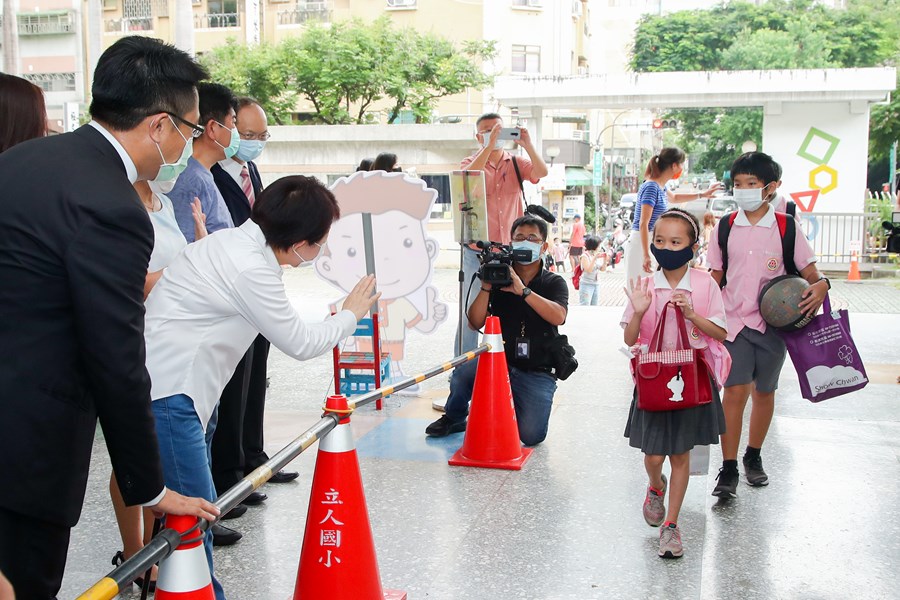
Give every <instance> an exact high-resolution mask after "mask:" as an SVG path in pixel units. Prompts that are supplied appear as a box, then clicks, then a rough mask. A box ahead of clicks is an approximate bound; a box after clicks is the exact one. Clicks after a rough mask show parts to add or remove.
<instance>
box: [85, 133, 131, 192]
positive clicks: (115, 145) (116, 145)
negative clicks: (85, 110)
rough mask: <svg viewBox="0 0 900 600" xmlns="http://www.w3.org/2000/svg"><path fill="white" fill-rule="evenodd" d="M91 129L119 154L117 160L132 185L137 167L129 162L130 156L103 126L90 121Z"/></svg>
mask: <svg viewBox="0 0 900 600" xmlns="http://www.w3.org/2000/svg"><path fill="white" fill-rule="evenodd" d="M88 125H90V126H91V127H93V128H94V129H96V130H97V131H99V132H100V133H102V134H103V137H105V138H106V141H107V142H109V143H110V144H112V147H113V148H115V149H116V152H117V153H118V154H119V158H121V159H122V163H123V164H124V165H125V173H126V174H127V175H128V181H130V182H131V184H132V185H134V182H135V181H137V178H138V172H137V167H136V166H135V164H134V161H133V160H131V156H129V154H128V151H127V150H125V146H123V145H122V144H120V143H119V140H117V139H116V138H115V137H113V134H111V133H110V132H109V131H108V130H107V129H106V128H105V127H104V126H103V125H101V124H100V123H98V122H97V121H91V122H90V123H88Z"/></svg>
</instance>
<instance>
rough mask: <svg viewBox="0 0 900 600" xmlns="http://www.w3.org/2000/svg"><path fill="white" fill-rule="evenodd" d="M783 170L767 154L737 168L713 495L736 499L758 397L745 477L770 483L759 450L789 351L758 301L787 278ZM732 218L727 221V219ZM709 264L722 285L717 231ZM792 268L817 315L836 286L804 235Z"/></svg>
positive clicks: (807, 308) (809, 310) (745, 158)
mask: <svg viewBox="0 0 900 600" xmlns="http://www.w3.org/2000/svg"><path fill="white" fill-rule="evenodd" d="M778 171H779V169H778V167H777V165H776V163H775V161H774V160H772V157H771V156H769V155H768V154H763V153H762V152H748V153H746V154H742V155H741V156H740V157H738V159H737V160H736V161H734V164H733V165H732V167H731V176H732V177H733V178H734V200H735V202H736V203H737V204H738V207H739V208H738V212H737V216H736V217H735V219H734V223H733V225H732V228H731V232H730V234H729V236H728V242H727V243H728V248H727V250H728V267H727V268H728V275H727V278H726V280H727V283H726V285H725V287H724V288H723V290H722V297H723V299H724V301H725V314H726V316H727V320H728V328H727V329H728V337H727V338H726V341H725V347H726V348H728V351H729V352H730V353H731V358H732V361H733V362H732V366H731V373H730V374H729V376H728V379H727V380H726V381H725V392H724V395H723V398H722V404H723V406H724V409H725V433H724V434H723V435H722V459H723V460H722V468H721V469H719V475H718V477H717V479H718V484H717V485H716V488H715V490H713V496H718V497H720V498H726V499H727V498H735V497H737V483H738V479H739V475H738V466H737V451H738V447H739V446H740V443H741V427H742V424H743V418H744V409H745V408H746V406H747V399H748V398H752V405H751V409H750V435H749V439H748V443H747V450H746V452H745V453H744V457H743V463H744V475H745V476H746V478H747V483H749V484H750V485H752V486H763V485H767V484H768V483H769V478H768V476H767V475H766V472H765V471H764V470H763V466H762V458H761V456H760V449H761V448H762V445H763V441H765V439H766V433H767V432H768V430H769V425H770V424H771V422H772V415H773V413H774V411H775V390H776V389H777V388H778V378H779V375H780V374H781V367H782V366H783V365H784V358H785V354H786V351H785V346H784V342H783V341H782V339H781V338H780V337H779V336H778V334H777V333H776V332H775V331H774V330H773V329H771V328H767V327H766V323H765V321H763V318H762V315H761V314H760V312H759V301H758V298H759V293H760V291H761V290H762V288H763V286H765V285H766V283H768V282H769V281H771V280H772V279H774V278H776V277H778V276H779V275H784V274H785V267H784V260H783V259H784V256H783V252H782V240H781V233H780V232H779V229H778V226H777V222H776V218H775V209H774V207H772V206H771V205H770V204H769V202H770V201H771V200H772V199H773V198H775V196H776V194H777V191H776V190H777V185H778V180H779V179H780V177H779V173H778ZM728 218H729V215H725V216H724V217H722V219H723V220H726V219H728ZM708 260H709V266H710V269H711V270H712V276H713V279H715V280H716V281H717V282H718V283H719V284H720V285H721V282H722V279H723V276H724V275H725V273H724V271H723V270H722V267H723V259H722V250H721V248H720V246H719V228H718V227H716V228H715V229H713V231H712V235H711V236H710V241H709V250H708ZM794 265H795V266H796V268H797V269H798V270H799V272H800V276H801V277H803V278H804V279H806V280H807V281H808V282H809V283H810V284H811V285H810V287H809V288H808V289H807V290H806V291H805V292H804V297H803V300H802V301H801V302H800V305H799V306H800V308H801V309H802V310H803V311H804V312H805V313H806V314H807V315H810V316H812V315H815V314H816V312H817V311H818V310H819V306H821V304H822V302H823V300H824V299H825V295H826V294H827V293H828V288H829V287H830V284H829V283H828V280H827V279H825V278H824V277H822V275H821V274H820V273H819V270H818V269H817V268H816V262H815V256H814V255H813V250H812V247H810V245H809V242H808V241H807V240H806V237H805V236H804V235H803V234H802V232H799V231H798V235H796V240H795V243H794Z"/></svg>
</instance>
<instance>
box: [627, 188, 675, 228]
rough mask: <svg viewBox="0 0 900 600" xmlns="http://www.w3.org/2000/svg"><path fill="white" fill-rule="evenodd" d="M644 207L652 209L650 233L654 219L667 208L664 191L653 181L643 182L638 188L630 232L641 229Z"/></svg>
mask: <svg viewBox="0 0 900 600" xmlns="http://www.w3.org/2000/svg"><path fill="white" fill-rule="evenodd" d="M644 206H649V207H651V208H652V209H653V214H652V215H650V230H651V231H652V230H653V225H654V223H656V219H658V218H659V215H661V214H663V213H664V212H666V210H667V209H668V208H669V203H668V201H667V199H666V190H664V189H662V188H661V187H659V184H658V183H656V182H655V181H645V182H644V183H642V184H641V187H640V188H638V201H637V204H636V205H635V207H634V221H633V222H632V223H631V229H632V231H639V230H640V228H641V211H642V210H643V209H644Z"/></svg>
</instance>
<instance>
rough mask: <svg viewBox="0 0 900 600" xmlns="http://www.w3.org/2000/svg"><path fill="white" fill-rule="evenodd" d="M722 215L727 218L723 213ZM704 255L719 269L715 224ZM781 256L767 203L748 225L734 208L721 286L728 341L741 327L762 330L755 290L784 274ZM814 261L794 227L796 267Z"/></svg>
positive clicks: (732, 338)
mask: <svg viewBox="0 0 900 600" xmlns="http://www.w3.org/2000/svg"><path fill="white" fill-rule="evenodd" d="M722 218H723V219H724V218H727V215H726V216H725V217H722ZM706 257H707V260H708V262H709V267H710V269H712V270H713V271H721V270H722V251H721V249H720V248H719V228H718V226H716V227H715V228H714V229H713V231H712V235H711V236H710V238H709V249H708V250H707V255H706ZM782 258H783V256H782V252H781V234H780V233H779V232H778V224H777V223H776V222H775V208H774V207H772V206H771V205H770V206H769V212H767V213H766V214H765V215H764V216H763V218H762V219H760V220H759V222H757V223H756V225H751V224H750V221H748V220H747V215H745V214H744V211H743V210H738V215H737V217H736V218H735V220H734V224H733V225H732V227H731V233H730V234H729V236H728V284H727V285H726V286H725V289H724V290H722V297H723V298H724V300H725V314H726V315H727V316H728V327H727V329H728V341H729V342H732V341H734V338H735V337H736V336H737V334H738V333H740V332H741V329H743V328H744V327H749V328H750V329H755V330H756V331H759V332H760V333H765V332H766V322H765V321H763V318H762V315H761V314H759V292H760V291H762V288H763V286H765V285H766V283H768V282H769V281H771V280H773V279H775V278H776V277H778V276H780V275H784V274H785V270H784V264H783V260H782ZM815 261H816V257H815V254H814V253H813V249H812V246H810V245H809V242H808V241H807V239H806V236H805V235H803V232H802V231H800V230H798V231H797V238H796V242H795V243H794V264H795V265H796V266H797V270H799V271H802V270H803V269H804V268H806V267H807V266H808V265H810V264H811V263H814V262H815Z"/></svg>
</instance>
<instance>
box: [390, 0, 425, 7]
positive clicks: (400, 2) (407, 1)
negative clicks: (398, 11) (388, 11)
mask: <svg viewBox="0 0 900 600" xmlns="http://www.w3.org/2000/svg"><path fill="white" fill-rule="evenodd" d="M417 1H418V0H387V5H388V6H390V7H391V8H400V7H409V6H415V5H416V2H417Z"/></svg>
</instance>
